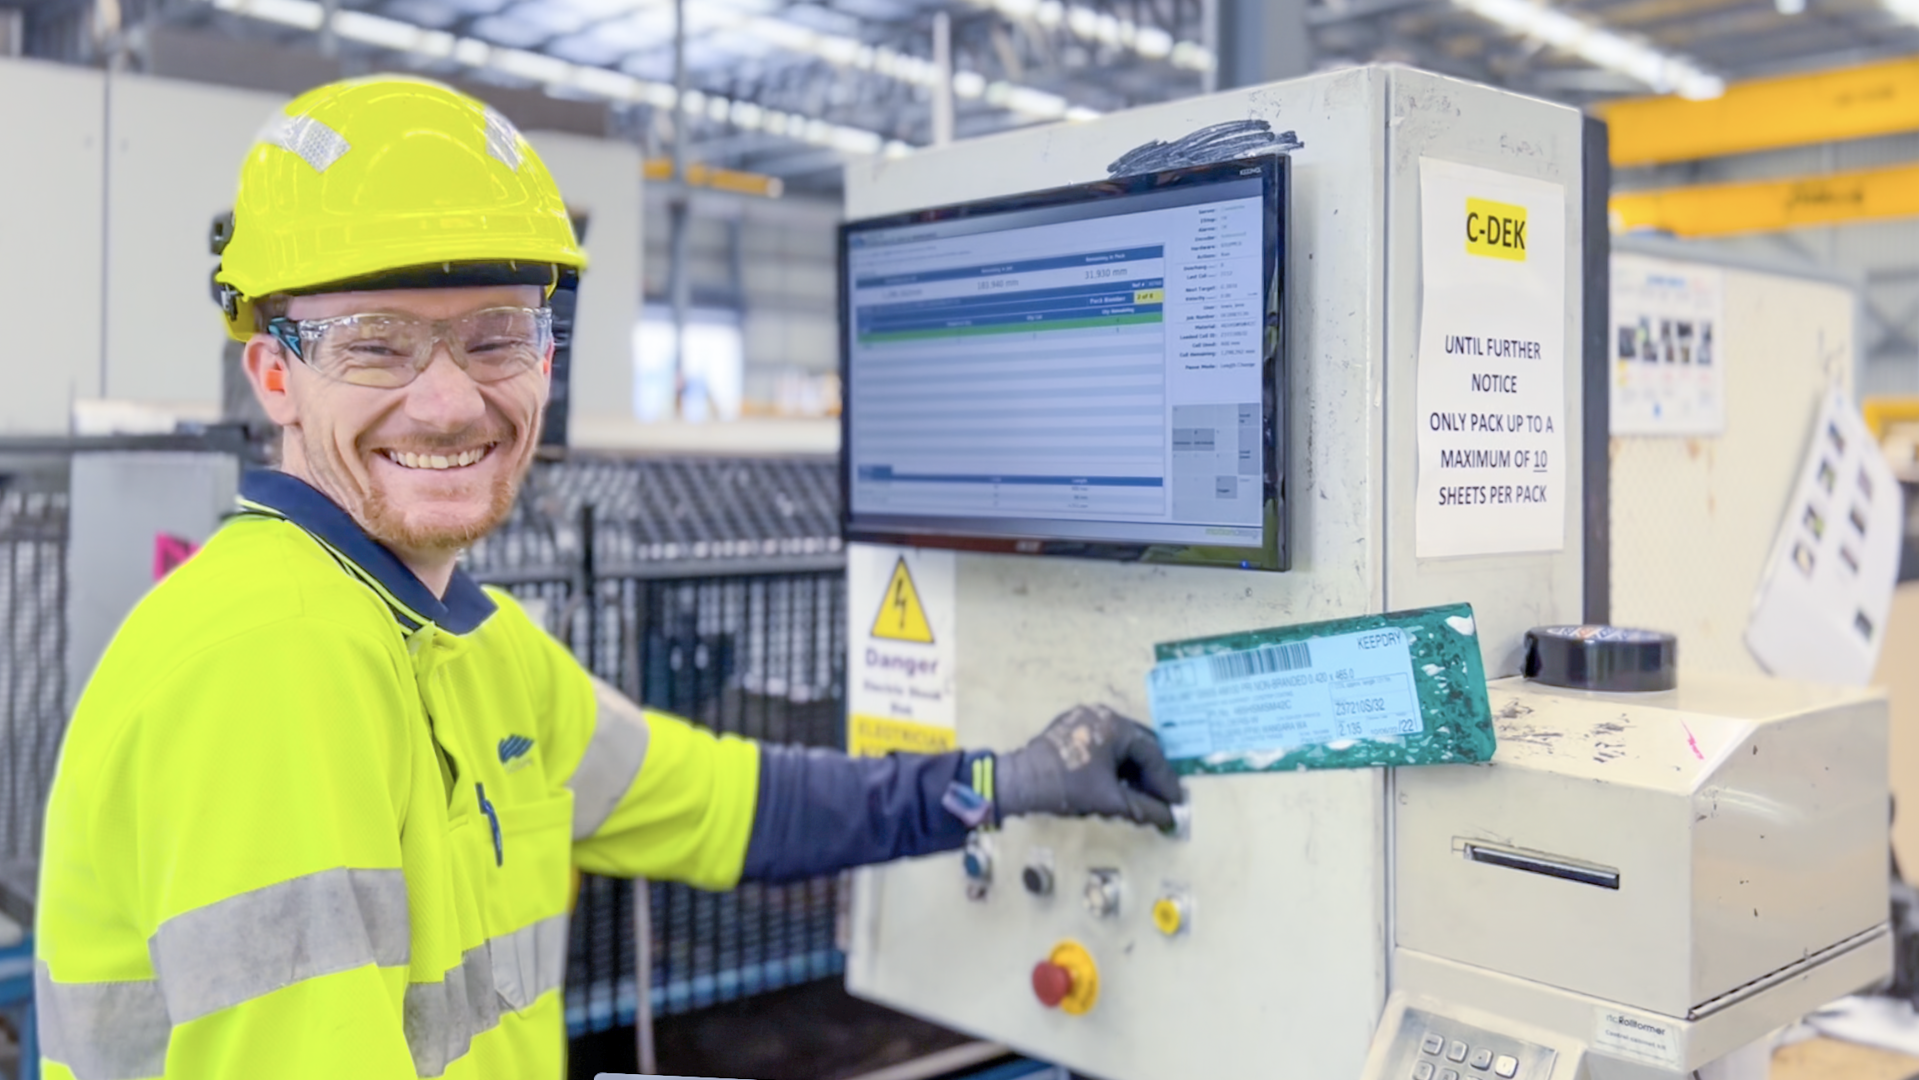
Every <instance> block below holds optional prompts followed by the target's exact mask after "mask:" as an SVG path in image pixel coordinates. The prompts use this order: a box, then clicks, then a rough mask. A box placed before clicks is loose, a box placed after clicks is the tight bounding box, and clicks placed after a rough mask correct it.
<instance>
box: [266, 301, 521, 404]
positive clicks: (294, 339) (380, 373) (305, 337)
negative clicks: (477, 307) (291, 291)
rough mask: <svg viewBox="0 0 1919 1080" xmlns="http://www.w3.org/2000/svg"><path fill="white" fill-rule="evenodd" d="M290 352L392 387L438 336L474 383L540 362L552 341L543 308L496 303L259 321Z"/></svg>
mask: <svg viewBox="0 0 1919 1080" xmlns="http://www.w3.org/2000/svg"><path fill="white" fill-rule="evenodd" d="M267 333H269V334H272V335H273V336H274V338H276V339H277V340H278V341H279V342H280V343H281V344H282V345H284V346H286V347H287V349H288V350H289V351H291V352H292V353H293V355H295V356H297V357H299V358H300V359H301V360H302V361H304V362H305V363H306V365H307V366H308V367H310V368H312V369H313V370H314V371H316V372H319V373H320V374H321V375H324V376H326V377H327V378H329V379H335V380H338V381H340V382H344V383H351V384H352V385H354V386H371V387H378V388H381V389H389V390H390V389H396V388H398V387H402V386H405V385H406V384H408V383H410V382H412V381H413V380H414V379H416V378H418V377H419V375H420V372H422V371H425V370H426V367H427V365H428V364H430V363H432V362H433V355H434V353H435V352H436V351H437V347H438V346H439V344H440V343H441V342H445V343H446V347H447V353H448V355H450V356H451V357H452V358H453V362H454V363H455V364H458V365H459V366H460V368H461V369H462V370H464V371H465V372H466V373H467V375H468V376H469V377H471V378H472V379H473V381H474V382H481V383H492V382H500V381H501V380H503V379H511V378H513V377H514V376H515V375H523V374H525V373H526V372H528V371H531V370H533V369H534V368H537V367H539V366H540V363H541V362H542V361H543V360H545V359H546V351H547V348H548V347H549V346H550V345H552V344H553V310H552V309H551V308H524V307H496V308H487V309H485V310H483V311H474V312H469V313H468V314H465V315H462V316H460V317H459V318H457V319H437V320H433V319H419V318H415V317H413V316H411V315H386V314H377V313H368V314H361V315H338V316H335V317H333V318H331V319H299V320H295V319H288V318H285V317H280V318H276V319H271V320H269V321H268V322H267Z"/></svg>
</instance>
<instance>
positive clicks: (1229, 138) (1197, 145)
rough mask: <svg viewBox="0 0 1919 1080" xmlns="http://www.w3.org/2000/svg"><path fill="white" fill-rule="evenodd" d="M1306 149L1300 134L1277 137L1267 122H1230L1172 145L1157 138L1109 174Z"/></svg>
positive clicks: (1136, 149)
mask: <svg viewBox="0 0 1919 1080" xmlns="http://www.w3.org/2000/svg"><path fill="white" fill-rule="evenodd" d="M1305 147H1306V144H1305V143H1304V142H1302V141H1301V140H1300V138H1299V135H1298V133H1297V132H1292V131H1282V132H1280V133H1278V134H1274V133H1273V125H1272V124H1271V123H1269V122H1267V121H1265V120H1227V121H1225V122H1224V123H1219V124H1211V125H1209V126H1207V127H1203V128H1200V129H1199V130H1198V131H1195V132H1193V133H1191V134H1189V135H1186V136H1183V137H1181V138H1178V139H1174V140H1173V141H1172V142H1166V141H1164V140H1162V139H1154V140H1152V141H1151V142H1147V143H1142V144H1140V145H1139V146H1135V147H1134V148H1132V149H1131V150H1128V151H1127V152H1125V153H1124V154H1121V155H1120V156H1119V160H1117V161H1115V162H1113V163H1112V164H1111V165H1108V166H1107V167H1106V175H1108V176H1137V175H1139V174H1140V173H1149V172H1159V171H1160V170H1162V169H1183V168H1186V167H1188V166H1192V165H1211V164H1213V163H1214V162H1218V161H1231V160H1233V159H1234V158H1241V157H1246V156H1247V155H1249V154H1259V153H1280V152H1286V151H1291V150H1302V149H1305Z"/></svg>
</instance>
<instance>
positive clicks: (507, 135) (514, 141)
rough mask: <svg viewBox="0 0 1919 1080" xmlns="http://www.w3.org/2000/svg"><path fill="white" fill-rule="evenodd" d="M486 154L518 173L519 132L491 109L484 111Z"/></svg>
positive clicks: (511, 123)
mask: <svg viewBox="0 0 1919 1080" xmlns="http://www.w3.org/2000/svg"><path fill="white" fill-rule="evenodd" d="M486 152H487V153H489V154H492V155H493V156H494V158H496V159H498V160H499V162H500V163H501V164H503V165H505V166H506V167H507V168H509V169H512V170H513V171H515V172H518V171H519V169H520V130H519V129H518V128H516V127H514V126H513V121H511V120H508V119H507V118H506V117H504V116H501V115H500V114H499V113H496V112H494V111H493V109H492V108H491V107H488V108H487V110H486Z"/></svg>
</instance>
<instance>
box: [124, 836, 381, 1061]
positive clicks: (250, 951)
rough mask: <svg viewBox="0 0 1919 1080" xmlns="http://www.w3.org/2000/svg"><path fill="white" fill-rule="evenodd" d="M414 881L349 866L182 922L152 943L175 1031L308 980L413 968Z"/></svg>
mask: <svg viewBox="0 0 1919 1080" xmlns="http://www.w3.org/2000/svg"><path fill="white" fill-rule="evenodd" d="M409 942H410V937H409V933H408V923H407V913H406V877H405V875H404V874H403V873H402V872H401V871H399V870H349V869H346V868H345V867H340V868H337V869H333V870H322V871H320V872H319V873H317V874H307V875H305V876H303V877H297V878H293V879H292V880H290V881H282V882H280V883H278V884H275V885H268V886H266V887H265V888H260V889H255V890H253V891H252V892H244V893H241V894H240V895H238V896H229V897H227V898H226V899H225V900H221V901H219V902H217V903H213V904H208V905H207V906H205V907H201V908H195V909H193V910H192V911H189V912H185V913H184V914H180V915H175V916H174V917H173V918H171V919H168V920H167V921H166V922H164V923H161V924H160V929H159V930H157V931H155V932H154V935H153V937H152V938H150V939H148V941H147V950H148V952H150V953H151V954H152V956H153V971H154V974H155V975H157V976H158V977H159V980H160V989H161V992H162V993H163V994H164V995H165V996H166V1002H167V1015H169V1016H171V1017H172V1018H173V1022H174V1023H176V1024H184V1023H186V1022H188V1021H190V1020H196V1019H198V1018H200V1017H202V1016H206V1015H207V1014H209V1013H214V1012H218V1011H220V1010H221V1009H226V1008H231V1007H232V1006H234V1005H238V1004H240V1003H241V1002H243V1001H251V1000H253V999H254V998H257V997H260V996H262V995H265V994H270V993H272V992H273V991H275V990H278V989H280V988H281V987H283V986H291V985H292V984H294V983H296V982H300V981H301V980H303V979H311V978H315V977H317V976H320V975H331V974H333V973H335V972H339V971H351V970H353V969H354V968H357V967H364V966H365V965H367V964H377V965H379V966H381V967H394V966H396V965H400V964H404V963H406V962H407V955H408V945H409Z"/></svg>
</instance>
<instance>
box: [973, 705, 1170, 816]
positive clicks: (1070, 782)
mask: <svg viewBox="0 0 1919 1080" xmlns="http://www.w3.org/2000/svg"><path fill="white" fill-rule="evenodd" d="M993 772H994V779H993V787H994V796H995V799H996V801H997V802H998V804H999V814H1000V817H1002V818H1005V817H1011V816H1012V815H1014V814H1035V813H1038V814H1058V815H1061V816H1063V817H1086V816H1089V815H1093V814H1097V815H1099V816H1100V817H1118V818H1125V819H1126V820H1128V821H1136V822H1138V823H1140V824H1141V825H1156V826H1158V827H1159V828H1161V829H1168V830H1170V829H1172V828H1173V825H1174V823H1173V808H1172V806H1171V805H1170V804H1172V803H1179V802H1184V801H1185V799H1186V795H1185V793H1184V792H1182V791H1181V790H1180V787H1179V774H1177V773H1175V772H1174V771H1173V767H1172V766H1171V765H1169V764H1167V763H1166V755H1165V754H1162V753H1161V752H1160V749H1159V739H1158V738H1156V737H1155V736H1154V735H1153V732H1152V730H1151V729H1149V728H1147V727H1145V726H1143V725H1140V724H1137V723H1135V722H1133V721H1131V720H1128V719H1127V718H1125V717H1124V716H1121V715H1120V714H1118V713H1116V712H1114V711H1113V710H1111V709H1109V708H1107V707H1106V706H1104V705H1075V706H1074V707H1073V708H1071V709H1068V710H1066V711H1065V712H1063V713H1061V714H1059V715H1058V716H1056V717H1054V718H1053V722H1052V723H1051V724H1048V725H1047V726H1046V730H1045V731H1042V732H1040V733H1039V736H1038V737H1037V738H1035V739H1034V740H1033V741H1032V742H1029V743H1027V744H1026V745H1025V746H1023V747H1021V748H1019V749H1018V750H1013V751H1010V752H1008V753H1004V754H1000V755H999V757H998V761H997V762H996V764H995V767H994V770H993Z"/></svg>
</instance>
